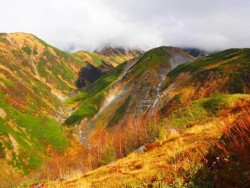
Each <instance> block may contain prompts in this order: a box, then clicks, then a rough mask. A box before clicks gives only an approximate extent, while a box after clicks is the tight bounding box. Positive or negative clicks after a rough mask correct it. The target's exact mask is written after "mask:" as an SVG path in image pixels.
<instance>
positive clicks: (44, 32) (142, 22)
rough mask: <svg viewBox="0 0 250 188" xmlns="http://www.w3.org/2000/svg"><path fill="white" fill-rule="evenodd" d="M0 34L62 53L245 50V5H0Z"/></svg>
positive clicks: (248, 35)
mask: <svg viewBox="0 0 250 188" xmlns="http://www.w3.org/2000/svg"><path fill="white" fill-rule="evenodd" d="M1 7H2V9H1V11H0V18H1V22H0V32H18V31H20V32H28V33H33V34H35V35H37V36H38V37H40V38H42V39H44V40H46V41H48V42H49V43H51V44H52V45H55V46H57V47H59V48H61V49H64V50H79V49H85V50H95V49H97V48H101V47H103V46H106V45H111V46H114V47H130V48H142V49H149V48H152V47H156V46H160V45H172V46H182V47H198V48H204V49H207V50H218V49H225V48H232V47H250V40H249V39H250V22H249V18H250V11H249V9H250V1H248V0H203V1H200V0H188V1H186V0H126V1H116V0H36V1H34V0H22V1H20V0H2V1H1Z"/></svg>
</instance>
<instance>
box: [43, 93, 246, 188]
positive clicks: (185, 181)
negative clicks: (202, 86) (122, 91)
mask: <svg viewBox="0 0 250 188" xmlns="http://www.w3.org/2000/svg"><path fill="white" fill-rule="evenodd" d="M218 98H219V99H220V102H218V103H216V104H213V101H217V100H218ZM208 104H213V106H214V107H215V108H218V110H215V111H213V110H211V109H210V108H208ZM249 105H250V95H240V94H237V95H219V96H215V97H211V98H204V99H201V100H196V101H193V102H192V103H191V104H190V105H189V106H187V107H185V108H180V109H178V110H177V111H175V112H173V113H172V114H171V116H170V118H165V119H163V120H162V121H160V122H159V123H158V125H157V126H160V127H162V129H163V130H164V131H163V132H162V133H161V135H160V137H159V140H158V141H157V142H155V143H151V144H146V145H144V146H143V147H141V148H139V149H138V150H137V151H135V152H133V153H131V154H129V155H128V156H127V157H126V158H122V159H120V160H117V161H116V162H114V163H112V164H109V165H107V166H104V167H101V168H98V169H96V170H94V171H90V172H89V173H86V174H85V175H83V176H81V177H79V178H77V179H74V180H70V181H62V182H52V183H46V184H43V183H41V184H40V186H41V187H58V186H59V187H231V186H233V187H244V186H246V185H248V184H247V183H248V180H249V179H248V178H249V176H248V170H249V168H250V166H249V156H248V153H249V152H250V150H249V148H250V147H249V146H250V142H249V139H250V137H249V135H250V119H249V118H250V106H249ZM183 116H184V117H183ZM184 119H185V120H186V122H185V123H184V121H183V120H184ZM193 120H195V123H193ZM189 121H190V122H192V125H191V126H188V127H186V125H187V124H186V123H189ZM177 122H178V124H179V126H178V127H176V126H175V124H176V123H177Z"/></svg>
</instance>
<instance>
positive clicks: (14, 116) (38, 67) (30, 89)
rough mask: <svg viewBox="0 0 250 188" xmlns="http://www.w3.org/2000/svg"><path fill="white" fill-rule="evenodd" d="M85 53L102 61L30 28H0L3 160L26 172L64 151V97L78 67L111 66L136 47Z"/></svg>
mask: <svg viewBox="0 0 250 188" xmlns="http://www.w3.org/2000/svg"><path fill="white" fill-rule="evenodd" d="M86 54H87V55H88V54H91V55H92V56H95V57H96V58H99V59H100V61H101V62H99V59H98V60H96V59H95V58H93V59H90V60H89V59H87V58H83V57H79V56H78V55H76V54H75V53H67V52H64V51H61V50H59V49H57V48H55V47H53V46H51V45H49V44H47V43H46V42H44V41H43V40H41V39H39V38H37V37H36V36H34V35H32V34H27V33H11V34H0V138H1V139H0V151H1V154H0V159H1V163H5V162H6V161H7V162H8V163H9V164H11V165H12V166H14V167H17V168H18V169H21V170H22V171H23V172H24V173H26V174H27V173H29V172H30V171H32V170H35V169H37V168H39V166H41V165H42V164H43V161H44V159H47V158H48V156H53V155H54V154H57V153H60V154H61V155H63V154H64V151H65V149H66V148H67V147H68V146H70V142H71V140H69V137H71V136H70V134H68V132H67V131H65V130H64V129H62V127H61V126H60V121H61V120H62V119H63V118H65V117H67V115H68V113H69V110H70V109H68V108H66V107H65V105H64V100H65V99H66V98H67V97H68V96H69V95H71V93H72V92H75V90H76V89H77V87H76V85H75V82H76V81H77V79H78V77H79V72H81V70H82V69H84V68H85V67H87V66H92V67H91V69H90V70H89V71H88V72H87V73H88V74H90V73H91V71H92V70H93V69H97V70H98V71H100V72H101V73H102V74H103V71H107V70H111V69H113V68H114V66H113V65H114V63H113V62H111V61H110V59H112V58H114V59H115V61H116V64H115V66H116V65H117V64H121V63H123V61H124V60H126V59H129V58H133V57H134V56H137V55H139V54H140V52H139V51H136V52H135V53H134V54H130V52H128V53H126V54H125V55H120V56H119V58H118V56H117V55H116V56H115V55H113V54H111V55H105V56H104V55H99V54H96V53H88V52H86ZM104 60H105V63H103V62H104ZM99 63H101V65H99V66H97V67H95V66H96V65H97V64H99ZM100 66H101V67H100ZM83 79H88V78H87V77H86V78H85V77H83ZM93 81H94V80H93ZM58 155H59V154H58ZM17 171H18V170H17ZM0 179H1V177H0Z"/></svg>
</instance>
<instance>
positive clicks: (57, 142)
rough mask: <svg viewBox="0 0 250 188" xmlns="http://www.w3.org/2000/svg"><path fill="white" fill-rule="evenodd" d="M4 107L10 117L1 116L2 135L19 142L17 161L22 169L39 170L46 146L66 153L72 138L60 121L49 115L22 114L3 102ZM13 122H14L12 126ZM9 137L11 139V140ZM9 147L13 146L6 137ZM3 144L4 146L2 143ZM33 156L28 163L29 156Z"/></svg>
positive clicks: (15, 159)
mask: <svg viewBox="0 0 250 188" xmlns="http://www.w3.org/2000/svg"><path fill="white" fill-rule="evenodd" d="M0 107H1V108H2V109H4V110H5V112H6V113H7V118H6V119H2V118H0V135H2V136H4V137H7V138H8V135H11V136H12V137H13V138H14V139H15V140H16V142H17V143H18V145H19V155H18V156H15V155H16V154H15V155H13V156H14V160H13V164H14V165H15V166H17V167H19V168H20V169H22V170H24V171H25V170H27V169H36V168H38V167H39V166H40V165H41V164H42V159H41V157H40V155H44V154H46V151H45V149H46V148H47V146H48V145H51V146H52V148H53V149H54V150H57V151H59V152H64V150H65V148H66V147H67V146H68V141H67V138H66V136H65V135H64V133H63V131H62V130H61V127H60V125H59V123H57V122H56V121H55V120H52V119H50V118H48V117H46V116H43V115H41V114H40V115H39V116H37V117H34V116H31V115H29V114H26V113H21V112H19V111H18V110H16V109H15V108H13V107H11V106H9V105H8V104H6V103H4V102H1V101H0ZM9 122H14V126H15V128H13V125H12V126H10V125H9ZM7 140H8V139H7ZM3 145H4V147H6V148H10V149H11V148H13V146H12V145H11V144H10V142H9V143H8V142H7V141H6V139H5V141H4V143H3ZM2 147H3V146H2ZM27 158H29V161H28V164H27V165H28V166H27V165H25V164H26V163H27V162H25V159H27Z"/></svg>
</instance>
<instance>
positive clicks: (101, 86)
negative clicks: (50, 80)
mask: <svg viewBox="0 0 250 188" xmlns="http://www.w3.org/2000/svg"><path fill="white" fill-rule="evenodd" d="M124 65H125V64H121V65H119V66H117V67H116V68H115V69H113V70H112V71H110V72H109V73H106V74H104V75H103V76H101V77H100V78H99V79H98V80H96V81H95V82H94V83H93V85H92V86H90V87H89V88H88V89H86V90H85V91H81V92H80V93H78V94H77V95H76V96H74V97H72V98H69V99H67V100H66V101H65V103H66V104H67V105H70V104H73V103H75V102H79V103H80V104H79V106H80V107H79V108H78V109H77V110H76V111H75V112H74V113H73V114H72V115H71V116H70V117H68V118H67V119H66V121H65V123H66V125H74V124H77V123H80V122H81V120H83V119H84V118H85V117H87V118H90V117H93V116H94V115H95V114H96V113H97V111H98V109H99V108H100V105H101V102H102V98H103V94H104V92H105V91H106V90H107V87H108V86H109V85H110V84H111V83H112V82H114V81H115V80H116V79H117V78H118V77H119V75H120V74H121V72H122V70H123V68H124Z"/></svg>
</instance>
